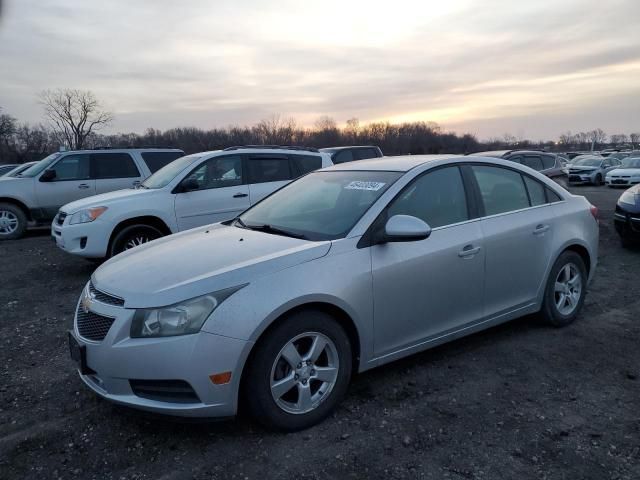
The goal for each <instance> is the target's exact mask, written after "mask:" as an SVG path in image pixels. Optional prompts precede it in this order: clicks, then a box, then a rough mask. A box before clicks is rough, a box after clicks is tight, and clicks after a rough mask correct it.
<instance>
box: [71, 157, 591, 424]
mask: <svg viewBox="0 0 640 480" xmlns="http://www.w3.org/2000/svg"><path fill="white" fill-rule="evenodd" d="M596 216H597V211H596V209H595V207H593V206H592V205H590V204H589V202H587V200H585V198H584V197H580V196H574V195H572V194H570V193H569V192H567V191H566V190H564V189H563V188H561V187H560V186H559V185H558V184H556V183H555V182H553V181H552V180H550V179H548V178H547V177H545V176H544V175H542V174H539V173H537V172H535V171H533V170H531V169H530V168H526V167H523V166H521V165H519V164H516V163H514V162H511V161H508V160H501V159H495V158H493V159H490V158H481V157H454V156H447V155H443V156H407V157H389V158H381V159H374V160H362V161H360V162H353V163H344V164H341V165H336V166H334V167H330V168H326V169H322V170H319V171H316V172H313V173H310V174H308V175H306V176H304V177H302V178H300V179H298V180H296V181H294V182H292V183H290V184H288V185H287V186H285V187H283V188H281V189H280V190H278V191H276V192H275V193H273V194H272V195H270V196H268V197H266V198H265V199H264V200H262V201H261V202H259V203H257V204H256V205H254V206H252V207H251V208H249V209H248V210H247V211H245V212H244V213H242V214H240V215H239V216H237V217H236V218H235V219H234V220H231V221H227V222H222V223H218V224H214V225H209V226H205V227H201V228H195V229H192V230H188V231H185V232H181V233H178V234H175V235H171V236H169V237H165V238H162V239H159V240H156V241H154V242H151V243H148V244H145V245H142V246H140V247H137V248H135V249H132V250H129V251H126V252H124V253H122V254H120V255H117V256H115V257H114V258H112V259H111V260H109V261H107V262H106V263H105V264H103V265H102V266H101V267H100V268H98V269H97V270H96V271H95V273H94V274H93V275H92V277H91V280H90V281H89V282H88V283H87V285H86V287H85V289H84V291H83V292H82V294H81V296H80V299H79V301H78V303H77V306H76V316H75V322H74V327H73V331H71V332H70V335H69V342H70V350H71V355H72V358H73V359H74V360H75V361H76V362H77V363H76V365H77V368H78V371H79V373H80V376H81V378H82V380H83V381H84V383H85V384H86V385H87V386H88V387H89V388H91V389H92V390H93V391H95V392H96V393H97V394H98V395H100V396H102V397H104V398H106V399H108V400H111V401H113V402H116V403H119V404H123V405H129V406H132V407H136V408H140V409H144V410H149V411H154V412H160V413H166V414H171V415H182V416H191V417H225V416H232V415H234V414H235V413H236V411H237V406H238V402H239V401H240V400H242V401H244V402H246V405H247V407H248V410H249V412H250V413H251V415H252V416H253V417H254V418H255V419H256V420H257V421H259V422H261V423H263V424H265V425H266V426H268V427H270V428H275V429H280V430H297V429H301V428H306V427H309V426H310V425H313V424H315V423H317V422H319V421H320V420H322V419H323V418H324V417H326V416H327V415H328V414H329V413H330V412H331V411H332V410H333V409H334V407H335V406H336V405H337V404H338V402H339V401H340V399H341V398H342V397H343V396H344V394H345V393H346V391H347V388H348V385H349V382H350V379H351V377H352V375H354V374H356V373H358V372H363V371H365V370H368V369H371V368H374V367H378V366H380V365H384V364H385V363H388V362H391V361H393V360H396V359H399V358H402V357H405V356H408V355H411V354H412V353H415V352H419V351H421V350H425V349H427V348H431V347H434V346H436V345H439V344H442V343H444V342H448V341H451V340H453V339H455V338H459V337H461V336H464V335H468V334H470V333H473V332H477V331H479V330H483V329H486V328H488V327H490V326H493V325H497V324H499V323H502V322H506V321H508V320H512V319H514V318H517V317H520V316H522V315H526V314H532V313H538V314H539V316H540V317H541V318H542V319H543V320H544V321H546V322H547V323H549V324H551V325H553V326H556V327H561V326H566V325H568V324H570V323H571V322H573V321H574V320H575V318H576V317H577V315H578V313H579V312H580V309H581V307H582V305H583V302H584V299H585V295H586V289H587V284H588V282H589V280H590V279H591V278H592V277H593V275H594V271H595V268H596V263H597V254H598V251H597V250H598V222H597V219H596Z"/></svg>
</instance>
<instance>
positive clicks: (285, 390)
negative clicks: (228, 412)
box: [242, 311, 352, 431]
mask: <svg viewBox="0 0 640 480" xmlns="http://www.w3.org/2000/svg"><path fill="white" fill-rule="evenodd" d="M351 366H352V360H351V345H350V343H349V338H348V336H347V334H346V333H345V331H344V329H343V328H342V327H341V326H340V324H339V323H338V322H337V321H336V320H334V319H333V318H332V317H331V316H330V315H327V314H326V313H323V312H319V311H304V312H298V313H296V314H294V315H292V316H290V317H289V318H287V319H286V320H285V321H284V322H283V323H281V324H279V325H278V326H276V327H275V328H274V329H273V330H271V331H270V332H268V333H267V335H266V336H265V337H264V338H262V339H261V340H260V343H259V344H258V345H257V346H256V351H255V353H254V355H253V356H252V358H251V361H250V364H249V365H248V366H247V368H248V369H247V372H246V376H245V378H243V388H242V392H243V396H244V399H245V400H246V404H247V406H248V409H249V413H250V414H251V416H252V417H253V418H254V419H255V420H256V421H258V422H260V423H261V424H263V425H264V426H266V427H267V428H272V429H276V430H283V431H296V430H301V429H304V428H308V427H311V426H312V425H315V424H316V423H318V422H320V421H321V420H322V419H324V418H325V417H326V416H327V415H329V413H331V411H332V410H333V409H334V408H335V407H336V405H337V404H338V403H339V402H340V400H341V399H342V397H343V396H344V394H345V392H346V391H347V387H348V385H349V381H350V379H351Z"/></svg>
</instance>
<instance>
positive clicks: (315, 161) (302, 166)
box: [289, 155, 322, 175]
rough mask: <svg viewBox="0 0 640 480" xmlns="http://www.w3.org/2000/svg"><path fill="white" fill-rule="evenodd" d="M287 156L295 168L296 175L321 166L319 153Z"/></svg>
mask: <svg viewBox="0 0 640 480" xmlns="http://www.w3.org/2000/svg"><path fill="white" fill-rule="evenodd" d="M289 158H290V159H291V161H292V162H293V165H294V166H295V169H296V170H297V171H296V174H297V175H305V174H307V173H309V172H313V171H314V170H318V169H319V168H321V167H322V157H320V156H319V155H291V156H290V157H289Z"/></svg>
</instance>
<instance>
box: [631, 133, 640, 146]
mask: <svg viewBox="0 0 640 480" xmlns="http://www.w3.org/2000/svg"><path fill="white" fill-rule="evenodd" d="M629 139H630V140H631V146H632V147H635V145H636V143H638V142H639V141H640V133H630V134H629Z"/></svg>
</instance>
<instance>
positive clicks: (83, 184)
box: [78, 183, 90, 190]
mask: <svg viewBox="0 0 640 480" xmlns="http://www.w3.org/2000/svg"><path fill="white" fill-rule="evenodd" d="M78 188H82V189H83V190H84V189H86V188H90V187H89V185H87V184H86V183H81V184H80V185H78Z"/></svg>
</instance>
